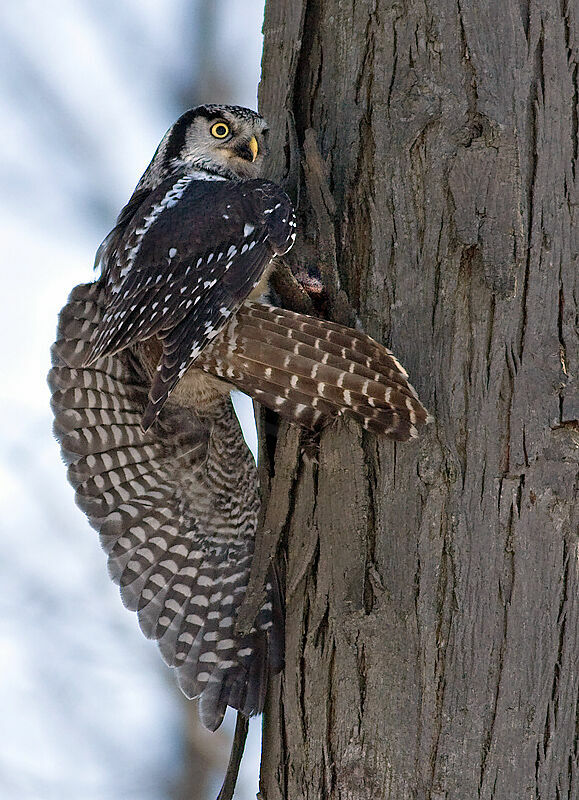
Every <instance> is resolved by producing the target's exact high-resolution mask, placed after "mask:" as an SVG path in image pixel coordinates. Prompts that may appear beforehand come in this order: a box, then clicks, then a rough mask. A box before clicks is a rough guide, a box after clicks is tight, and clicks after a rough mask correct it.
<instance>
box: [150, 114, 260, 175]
mask: <svg viewBox="0 0 579 800" xmlns="http://www.w3.org/2000/svg"><path fill="white" fill-rule="evenodd" d="M266 137H267V124H266V122H265V120H264V119H263V117H261V116H260V115H259V114H257V113H256V112H255V111H252V110H251V109H249V108H242V107H241V106H221V105H204V106H198V107H197V108H192V109H191V110H190V111H186V112H185V113H184V114H183V115H182V116H181V117H179V119H178V120H177V122H175V123H174V125H172V126H171V127H170V128H169V130H168V131H167V133H166V134H165V136H164V137H163V139H162V140H161V143H160V144H159V147H158V148H157V152H156V153H155V155H154V156H153V160H152V161H151V163H150V164H149V166H148V167H147V170H146V172H145V174H144V175H143V177H142V178H141V180H140V181H139V187H138V188H154V187H155V186H156V185H157V184H158V183H160V182H161V181H163V180H164V179H165V178H166V177H167V176H168V175H170V174H171V173H172V172H174V171H176V170H180V169H191V170H204V171H207V172H209V173H212V174H214V175H218V176H221V177H223V178H229V179H232V180H236V179H247V178H257V177H259V175H260V172H261V168H262V166H263V161H264V158H265V157H266V156H267V153H268V149H267V143H266Z"/></svg>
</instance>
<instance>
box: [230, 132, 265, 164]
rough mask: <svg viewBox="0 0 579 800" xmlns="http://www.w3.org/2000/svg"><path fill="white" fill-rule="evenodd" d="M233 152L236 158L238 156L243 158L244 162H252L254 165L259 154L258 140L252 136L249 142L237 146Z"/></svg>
mask: <svg viewBox="0 0 579 800" xmlns="http://www.w3.org/2000/svg"><path fill="white" fill-rule="evenodd" d="M233 152H234V153H235V155H236V156H238V158H243V159H244V161H251V162H252V163H253V162H254V161H255V159H256V158H257V154H258V152H259V146H258V144H257V139H256V138H255V136H252V137H251V139H250V140H249V141H247V142H243V144H241V143H240V144H238V145H236V146H235V147H234V149H233Z"/></svg>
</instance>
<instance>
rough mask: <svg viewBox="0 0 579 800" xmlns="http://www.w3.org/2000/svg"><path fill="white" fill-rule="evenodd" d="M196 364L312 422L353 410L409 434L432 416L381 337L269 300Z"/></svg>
mask: <svg viewBox="0 0 579 800" xmlns="http://www.w3.org/2000/svg"><path fill="white" fill-rule="evenodd" d="M196 366H199V367H201V368H202V369H204V370H206V371H207V372H210V373H212V374H214V375H218V376H219V377H222V378H224V379H226V380H228V381H230V382H231V383H234V384H235V385H236V386H237V387H238V388H239V389H241V390H242V391H244V392H247V394H249V395H251V396H252V397H253V398H254V399H256V400H258V401H259V402H260V403H262V404H263V405H265V406H267V407H268V408H271V409H273V410H274V411H277V412H278V413H279V414H281V415H282V416H283V417H285V418H286V419H288V420H290V421H291V422H296V423H299V424H300V425H303V426H305V427H308V428H316V427H318V426H320V425H321V424H323V423H325V422H327V421H328V420H330V419H332V418H334V417H336V416H338V415H339V414H346V415H350V416H352V417H354V418H355V419H357V420H358V421H359V422H360V423H361V424H362V426H363V427H364V428H365V429H366V430H369V431H372V432H373V433H377V434H382V435H385V436H388V437H389V438H391V439H396V440H399V441H406V440H407V439H409V438H410V437H414V436H416V435H417V434H418V430H419V429H420V427H421V426H422V425H423V424H424V423H425V422H426V421H427V419H428V412H427V411H426V409H425V408H424V407H423V405H422V404H421V402H420V401H419V399H418V396H417V394H416V392H415V390H414V388H413V387H412V386H411V384H410V383H408V375H407V373H406V371H405V370H404V368H403V367H402V366H401V364H400V363H399V362H398V361H397V360H396V358H395V357H394V356H393V354H392V353H391V352H390V351H389V350H387V349H386V348H385V347H383V346H382V345H381V344H379V343H378V342H376V341H374V339H371V338H370V337H369V336H367V335H366V334H364V333H362V332H360V331H357V330H354V329H352V328H346V327H344V326H343V325H338V324H336V323H333V322H327V321H326V320H320V319H316V318H313V317H308V316H305V315H303V314H297V313H295V312H293V311H286V310H284V309H281V308H276V307H274V306H268V305H264V304H261V303H246V304H245V305H244V306H242V307H241V309H240V310H239V311H238V312H237V314H236V316H235V318H234V319H233V320H232V321H231V322H230V323H229V325H228V327H227V328H226V329H225V330H224V331H223V333H222V334H221V335H220V336H219V337H217V338H216V339H215V340H214V341H213V342H212V343H211V344H210V345H209V346H208V347H207V348H206V349H205V350H204V351H203V353H202V355H201V356H200V357H199V359H198V360H197V361H196Z"/></svg>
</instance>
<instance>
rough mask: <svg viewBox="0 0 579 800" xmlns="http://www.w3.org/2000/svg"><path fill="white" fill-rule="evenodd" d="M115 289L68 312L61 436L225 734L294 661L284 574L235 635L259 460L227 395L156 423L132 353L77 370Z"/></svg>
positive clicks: (147, 621) (57, 389) (77, 299)
mask: <svg viewBox="0 0 579 800" xmlns="http://www.w3.org/2000/svg"><path fill="white" fill-rule="evenodd" d="M103 295H104V290H103V287H102V286H101V285H100V284H91V285H84V286H77V287H76V289H74V290H73V292H72V294H71V296H70V298H69V301H68V303H67V305H66V306H65V307H64V308H63V310H62V312H61V314H60V319H59V325H58V337H57V341H56V343H55V344H54V346H53V350H52V357H53V368H52V370H51V372H50V375H49V385H50V388H51V391H52V408H53V411H54V415H55V423H54V427H55V433H56V435H57V438H58V439H59V441H60V444H61V448H62V453H63V457H64V459H65V461H66V463H67V465H68V477H69V480H70V482H71V483H72V485H73V486H74V488H75V491H76V500H77V503H78V505H79V506H80V507H81V508H82V510H83V511H84V512H85V513H86V514H87V516H88V518H89V520H90V522H91V524H92V525H93V526H94V527H95V528H96V529H97V530H98V531H99V533H100V539H101V544H102V546H103V548H104V549H105V551H106V553H107V555H108V563H109V572H110V574H111V577H112V578H113V579H114V580H115V581H116V582H117V583H118V584H119V585H120V589H121V596H122V598H123V602H124V603H125V605H126V606H127V607H128V608H129V609H131V610H133V611H136V612H137V614H138V617H139V622H140V625H141V628H142V630H143V632H144V633H145V634H146V636H148V637H149V638H151V639H156V640H157V641H158V644H159V647H160V649H161V653H162V654H163V657H164V659H165V661H166V662H167V663H168V664H169V665H170V666H172V667H174V668H175V669H176V672H177V677H178V680H179V684H180V685H181V688H182V689H183V691H184V692H185V694H186V695H187V696H189V697H194V696H199V697H200V714H201V719H202V721H203V723H204V724H205V725H206V726H207V727H208V728H210V729H211V730H215V728H217V727H218V725H219V724H220V722H221V719H222V717H223V713H224V711H225V708H226V706H227V705H231V706H233V707H234V708H237V709H239V710H241V711H243V713H244V714H246V715H249V714H253V713H257V712H259V711H261V710H262V708H263V701H264V696H265V689H266V685H267V676H268V673H269V672H271V671H276V670H279V669H280V668H281V664H282V658H283V617H282V612H281V606H280V600H279V594H278V592H277V589H276V583H275V579H274V576H273V574H272V576H271V578H270V580H269V583H268V586H267V593H268V597H267V601H266V603H265V605H264V606H263V608H262V609H261V611H260V612H259V614H258V617H257V619H256V620H255V623H254V627H253V629H252V631H251V632H250V633H249V634H248V635H247V636H238V635H237V633H236V632H235V620H236V614H237V609H238V607H239V605H240V604H241V602H242V600H243V598H244V596H245V591H246V588H247V582H248V579H249V571H250V566H251V559H252V555H253V549H254V536H255V529H256V525H257V514H258V510H259V494H258V480H257V474H256V469H255V464H254V463H253V458H252V456H251V454H250V452H249V450H248V449H247V446H246V444H245V442H244V440H243V436H242V434H241V430H240V428H239V424H238V422H237V419H236V418H235V415H234V413H233V409H232V408H231V403H230V400H229V398H221V399H219V400H218V401H217V402H216V403H215V404H214V405H213V406H212V407H211V409H209V410H207V412H206V413H197V412H196V411H195V410H193V409H191V408H187V407H183V406H175V405H172V406H171V407H167V408H166V409H165V410H164V411H163V412H162V414H161V416H160V418H159V424H158V425H157V426H156V427H155V429H154V431H148V432H144V431H143V430H142V428H141V425H140V419H141V415H142V412H143V408H144V406H145V404H146V402H147V390H148V378H147V375H146V374H143V373H142V371H141V369H140V366H139V362H138V361H137V359H136V357H135V356H134V355H133V354H132V353H131V352H130V351H129V350H124V351H123V352H122V353H118V354H116V355H113V356H105V357H102V358H99V359H98V360H97V361H96V362H95V363H94V364H93V365H92V366H90V367H81V368H71V367H69V366H68V364H69V363H70V361H71V360H73V359H74V358H75V357H76V358H77V359H80V360H83V359H84V357H85V356H86V353H87V350H88V347H89V341H90V340H91V337H92V334H93V332H94V330H95V329H97V328H98V326H99V325H100V322H101V319H102V314H103V299H104V298H103Z"/></svg>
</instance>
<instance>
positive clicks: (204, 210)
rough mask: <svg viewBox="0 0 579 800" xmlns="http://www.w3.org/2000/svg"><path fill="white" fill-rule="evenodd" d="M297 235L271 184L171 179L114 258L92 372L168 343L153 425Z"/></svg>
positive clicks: (286, 205) (151, 409)
mask: <svg viewBox="0 0 579 800" xmlns="http://www.w3.org/2000/svg"><path fill="white" fill-rule="evenodd" d="M294 231H295V221H294V219H293V211H292V207H291V203H290V201H289V199H288V197H287V196H286V194H285V193H284V192H283V191H282V190H281V189H280V188H279V187H278V186H276V185H275V184H273V183H269V182H268V181H259V180H252V181H243V182H239V183H236V182H233V181H207V180H192V179H191V178H190V176H187V175H185V176H181V177H180V178H172V179H169V180H167V181H165V182H164V183H163V184H161V186H159V187H158V188H157V189H156V190H155V191H154V192H153V193H152V194H151V195H149V196H148V197H147V199H146V201H145V202H144V203H142V204H141V205H140V206H139V208H138V209H137V211H136V212H135V213H134V215H133V217H132V218H131V221H130V223H129V224H128V227H127V230H126V232H125V235H124V236H123V238H121V240H120V241H119V243H118V244H117V246H116V248H115V249H114V250H113V251H112V252H109V254H108V261H107V263H106V264H105V265H104V266H105V269H104V273H103V276H102V280H103V282H104V285H105V287H106V298H107V302H106V307H105V312H104V315H103V319H102V322H101V323H100V325H99V326H98V328H97V330H96V331H95V335H94V340H93V341H92V343H91V346H90V348H89V350H88V352H87V354H86V362H85V363H86V365H90V364H92V363H94V361H95V360H96V359H97V358H100V357H102V356H104V355H112V354H114V353H116V352H119V351H120V350H123V349H124V348H126V347H128V346H130V345H132V344H135V343H136V342H141V341H144V340H146V339H148V338H150V337H151V336H154V335H156V336H158V338H159V339H160V340H161V341H162V345H163V357H162V359H161V362H160V364H159V368H158V370H159V371H158V373H157V374H156V375H155V378H154V380H153V384H152V387H151V393H150V397H149V399H150V404H149V406H148V407H147V409H146V412H145V415H144V418H143V426H144V427H145V428H147V427H149V426H150V424H151V423H152V422H153V420H154V419H155V418H156V417H157V415H158V413H159V411H160V409H161V408H162V407H163V405H164V403H165V401H166V399H167V397H168V396H169V394H170V392H171V390H172V389H173V387H174V386H175V384H176V383H177V381H178V380H179V378H180V377H182V375H183V374H184V373H185V371H186V370H187V368H188V367H189V365H190V364H191V363H192V362H193V361H194V360H195V359H196V358H197V357H198V356H199V354H200V353H201V352H203V349H204V348H205V346H206V345H207V343H208V342H209V341H211V340H212V339H213V338H214V337H215V336H217V334H218V333H219V332H220V330H221V329H222V328H223V327H224V325H225V324H226V323H227V320H228V319H229V317H231V315H232V314H234V313H235V312H236V311H237V309H238V308H239V306H240V305H241V304H242V303H243V301H244V300H245V299H246V298H247V296H248V295H249V294H250V292H251V291H252V290H253V289H254V288H255V287H256V286H257V284H258V283H259V280H260V278H261V277H262V275H263V273H264V270H265V269H266V267H267V265H268V264H269V262H270V261H271V260H272V258H274V257H275V256H276V255H278V254H281V253H284V252H285V251H286V250H288V249H289V247H291V244H292V243H293V239H294V236H295V233H294Z"/></svg>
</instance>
